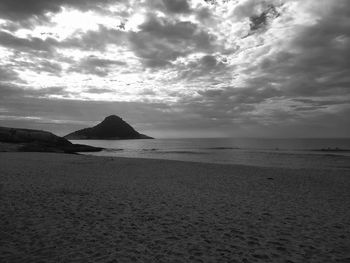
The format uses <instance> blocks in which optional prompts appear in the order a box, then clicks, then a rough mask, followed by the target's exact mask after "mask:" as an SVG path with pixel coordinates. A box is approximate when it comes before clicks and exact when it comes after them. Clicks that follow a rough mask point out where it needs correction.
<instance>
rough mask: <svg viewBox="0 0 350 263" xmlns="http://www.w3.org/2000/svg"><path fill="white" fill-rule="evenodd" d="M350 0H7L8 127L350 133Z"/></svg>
mask: <svg viewBox="0 0 350 263" xmlns="http://www.w3.org/2000/svg"><path fill="white" fill-rule="evenodd" d="M349 13H350V5H349V4H348V2H347V0H337V1H329V0H320V1H313V0H306V1H301V0H290V1H289V0H288V1H287V0H264V1H257V0H142V1H137V0H130V1H125V0H97V1H96V0H94V1H93V0H75V1H71V0H27V1H22V0H2V1H0V125H8V126H16V127H19V126H24V127H32V128H40V129H47V130H51V131H53V132H56V133H59V134H64V133H66V132H70V131H72V130H74V129H75V128H81V127H85V126H89V125H91V124H94V123H96V122H98V121H99V120H101V119H103V118H104V117H105V116H106V115H110V114H119V115H121V116H122V117H123V118H124V119H126V120H128V121H129V122H130V123H132V124H133V125H134V126H135V127H137V128H138V129H139V130H140V131H142V132H145V133H148V134H150V135H154V136H164V137H166V136H172V137H174V136H176V135H178V136H184V137H187V136H306V137H310V136H326V137H327V136H348V134H350V121H349V118H348V115H349V113H350V91H349V86H350V77H349V76H350V61H349V59H348V58H349V57H350V23H349V18H348V16H349Z"/></svg>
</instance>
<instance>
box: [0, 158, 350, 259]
mask: <svg viewBox="0 0 350 263" xmlns="http://www.w3.org/2000/svg"><path fill="white" fill-rule="evenodd" d="M96 157H102V158H96ZM348 189H350V172H349V170H347V169H320V170H318V169H309V168H298V169H290V168H278V167H256V166H245V165H233V164H212V163H199V162H184V161H173V160H164V159H143V158H127V157H105V156H93V155H71V154H54V153H0V197H1V198H0V207H1V209H0V213H1V214H0V232H1V233H2V236H3V238H2V241H1V244H2V249H1V250H0V260H1V261H3V262H15V261H28V262H29V261H45V262H57V261H62V262H67V261H69V262H82V261H90V262H281V261H283V262H287V261H288V260H289V262H346V261H347V260H349V259H350V254H349V253H348V252H347V244H349V241H350V240H349V236H350V223H349V222H348V220H347V218H350V211H349V209H348V208H349V207H350V193H349V191H348ZM113 260H114V261H113Z"/></svg>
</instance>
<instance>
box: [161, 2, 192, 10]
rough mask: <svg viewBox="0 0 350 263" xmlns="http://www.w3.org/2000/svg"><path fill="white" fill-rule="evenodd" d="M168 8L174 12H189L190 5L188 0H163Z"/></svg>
mask: <svg viewBox="0 0 350 263" xmlns="http://www.w3.org/2000/svg"><path fill="white" fill-rule="evenodd" d="M163 3H164V5H165V7H166V9H167V10H168V11H169V12H173V13H189V12H190V11H191V10H190V6H189V4H188V2H187V0H163Z"/></svg>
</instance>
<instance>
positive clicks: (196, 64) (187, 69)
mask: <svg viewBox="0 0 350 263" xmlns="http://www.w3.org/2000/svg"><path fill="white" fill-rule="evenodd" d="M225 62H226V59H225V58H221V59H220V58H218V57H216V56H215V55H205V56H203V57H201V58H199V59H198V60H196V61H191V62H190V63H188V64H187V65H180V66H178V68H177V70H178V71H179V72H181V74H179V76H180V77H181V78H183V79H188V80H191V79H197V78H198V77H201V76H203V77H208V78H210V79H212V80H214V79H215V78H217V77H219V76H222V75H225V74H227V71H228V70H229V68H228V67H227V65H226V64H225Z"/></svg>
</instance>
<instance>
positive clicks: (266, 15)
mask: <svg viewBox="0 0 350 263" xmlns="http://www.w3.org/2000/svg"><path fill="white" fill-rule="evenodd" d="M279 16H280V14H279V13H278V11H277V10H276V8H275V6H273V5H268V7H267V8H266V10H264V11H263V12H262V13H261V14H259V15H252V16H251V17H250V18H249V20H250V30H251V31H256V30H259V29H261V28H264V27H265V26H266V25H267V24H268V23H269V22H270V20H271V19H273V18H277V17H279Z"/></svg>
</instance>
